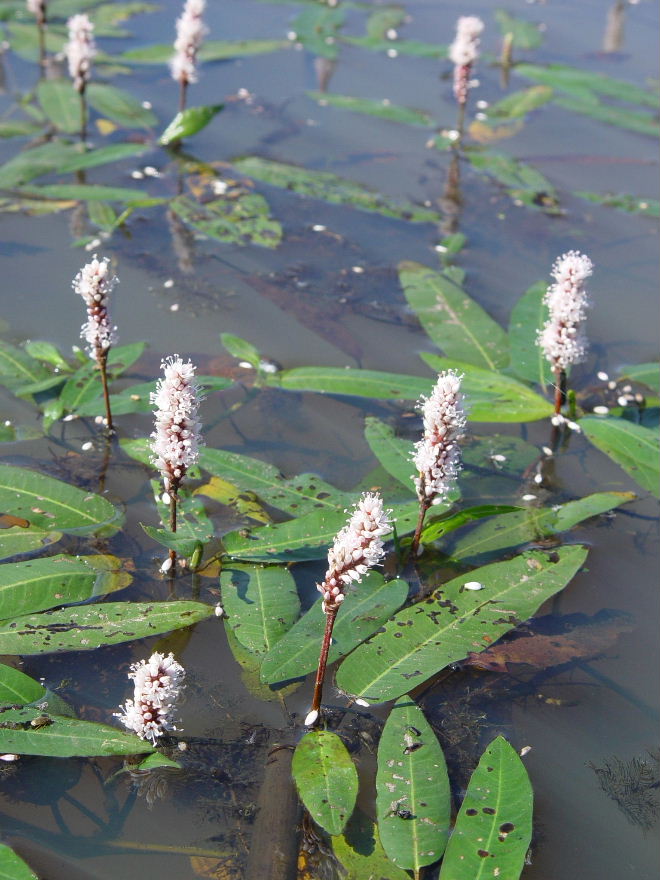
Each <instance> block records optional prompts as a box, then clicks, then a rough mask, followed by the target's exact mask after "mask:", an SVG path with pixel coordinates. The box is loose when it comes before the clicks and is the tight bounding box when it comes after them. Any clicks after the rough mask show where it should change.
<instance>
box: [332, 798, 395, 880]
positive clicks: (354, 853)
mask: <svg viewBox="0 0 660 880" xmlns="http://www.w3.org/2000/svg"><path fill="white" fill-rule="evenodd" d="M332 849H333V851H334V854H335V857H336V858H337V859H338V861H339V862H340V863H341V865H342V867H343V868H344V871H345V872H346V873H345V875H342V877H344V880H376V878H378V880H382V878H385V877H386V878H387V880H410V875H409V874H407V873H406V872H405V871H403V870H402V869H401V868H397V867H396V866H395V865H393V864H392V862H390V860H389V859H388V858H387V855H386V853H385V850H384V849H383V847H382V844H381V842H380V836H379V834H378V829H377V828H376V826H375V825H374V823H373V822H372V821H371V820H370V819H368V818H367V817H366V816H365V815H364V813H362V812H360V810H359V809H356V810H355V811H354V812H353V815H352V816H351V818H350V819H349V821H348V825H347V826H346V829H345V831H344V833H343V834H341V835H339V836H336V837H333V838H332Z"/></svg>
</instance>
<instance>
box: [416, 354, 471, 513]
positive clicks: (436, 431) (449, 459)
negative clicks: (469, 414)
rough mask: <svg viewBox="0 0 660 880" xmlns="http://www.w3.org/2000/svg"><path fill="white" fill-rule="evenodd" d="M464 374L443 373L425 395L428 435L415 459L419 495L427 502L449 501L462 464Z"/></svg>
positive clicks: (419, 447)
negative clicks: (448, 498) (462, 386)
mask: <svg viewBox="0 0 660 880" xmlns="http://www.w3.org/2000/svg"><path fill="white" fill-rule="evenodd" d="M460 390H461V376H459V375H458V374H457V373H455V372H454V371H453V370H447V371H446V372H444V373H440V375H439V376H438V381H437V382H436V384H435V386H434V388H433V391H432V392H431V396H430V397H426V398H424V397H423V398H421V400H420V402H419V407H420V409H421V410H422V416H423V419H424V434H423V436H422V439H421V440H420V441H419V442H418V443H416V444H415V452H414V455H413V462H414V464H415V467H416V468H417V476H416V477H414V480H415V487H416V489H417V497H418V498H419V500H420V502H422V503H426V504H433V503H441V502H443V501H445V500H446V498H447V495H448V494H449V491H450V489H451V488H452V486H453V484H454V483H455V481H456V478H457V476H458V472H459V470H460V466H461V448H460V445H459V444H460V441H461V439H462V438H463V434H464V432H465V424H466V419H465V413H464V412H463V407H462V396H461V393H460Z"/></svg>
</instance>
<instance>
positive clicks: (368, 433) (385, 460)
mask: <svg viewBox="0 0 660 880" xmlns="http://www.w3.org/2000/svg"><path fill="white" fill-rule="evenodd" d="M364 436H365V439H366V441H367V443H368V444H369V448H370V449H371V451H372V452H373V454H374V455H375V456H376V458H377V459H378V461H379V462H380V463H381V464H382V465H383V467H384V468H385V470H386V471H387V473H388V474H391V475H392V476H393V477H394V478H395V479H397V480H398V481H399V482H400V483H401V484H402V485H403V486H405V487H406V489H408V490H409V491H410V492H414V491H415V484H414V482H413V477H414V476H415V466H414V464H412V455H413V451H414V447H413V444H412V443H411V442H410V441H409V440H404V439H403V438H402V437H397V436H396V435H395V433H394V430H393V429H392V428H391V427H390V426H389V425H386V424H385V422H381V421H379V420H378V419H375V418H373V417H371V416H368V417H367V419H366V420H365V423H364Z"/></svg>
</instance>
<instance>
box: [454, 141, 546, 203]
mask: <svg viewBox="0 0 660 880" xmlns="http://www.w3.org/2000/svg"><path fill="white" fill-rule="evenodd" d="M466 156H467V159H468V160H469V162H470V164H471V165H472V167H473V168H474V169H475V170H476V171H478V172H480V173H483V174H485V175H487V176H489V177H492V178H494V179H495V180H496V181H497V182H498V183H501V184H502V185H503V186H504V187H505V188H506V191H507V193H508V194H509V196H511V198H512V199H514V200H517V201H519V202H521V203H522V204H523V205H526V206H527V207H528V208H536V209H538V210H542V211H546V212H547V213H548V214H560V213H561V209H560V208H559V207H558V199H557V191H556V190H555V188H554V186H553V185H552V184H551V183H550V181H549V180H548V179H547V178H546V177H544V176H543V174H541V172H540V171H538V170H537V169H536V168H534V167H533V166H532V165H527V164H526V163H525V162H520V161H518V160H517V159H514V158H513V157H512V156H507V155H505V154H504V153H496V152H495V151H492V150H483V151H477V150H469V151H468V152H467V153H466Z"/></svg>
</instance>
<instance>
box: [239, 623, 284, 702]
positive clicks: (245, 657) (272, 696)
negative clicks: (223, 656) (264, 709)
mask: <svg viewBox="0 0 660 880" xmlns="http://www.w3.org/2000/svg"><path fill="white" fill-rule="evenodd" d="M225 632H226V634H227V644H228V645H229V648H230V650H231V653H232V654H233V656H234V660H235V661H236V662H237V663H238V665H239V666H240V667H241V680H242V682H243V684H244V685H245V687H246V689H247V690H248V691H249V693H250V694H251V695H252V696H253V697H256V698H257V699H258V700H265V701H266V702H273V701H278V702H279V701H280V699H281V698H282V697H287V696H288V694H290V693H293V692H294V691H296V690H297V689H298V687H299V684H298V683H293V684H290V685H288V686H287V687H284V688H281V689H278V690H277V692H276V691H274V690H272V689H271V688H270V687H269V686H268V685H267V684H262V683H261V679H260V677H259V669H260V666H261V657H258V656H256V655H255V654H252V653H251V652H250V651H248V649H247V648H246V647H244V646H243V645H242V644H241V643H240V642H239V641H238V639H237V638H236V635H235V634H234V631H233V630H232V629H231V627H230V626H229V623H228V622H227V621H225Z"/></svg>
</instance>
